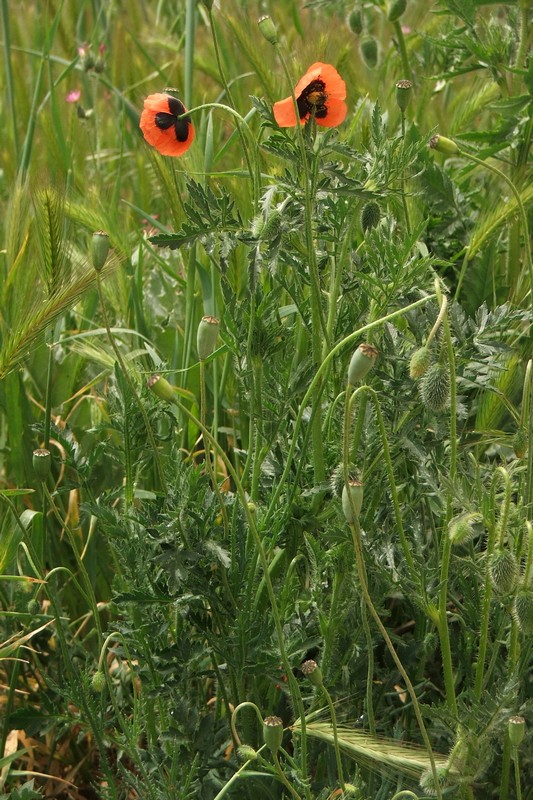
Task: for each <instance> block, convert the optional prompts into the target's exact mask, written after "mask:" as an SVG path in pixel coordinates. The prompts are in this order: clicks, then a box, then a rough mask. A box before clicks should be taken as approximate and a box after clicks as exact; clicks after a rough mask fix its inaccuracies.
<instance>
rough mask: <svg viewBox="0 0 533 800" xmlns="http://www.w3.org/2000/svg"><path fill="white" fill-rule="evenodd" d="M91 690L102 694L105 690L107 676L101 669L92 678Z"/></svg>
mask: <svg viewBox="0 0 533 800" xmlns="http://www.w3.org/2000/svg"><path fill="white" fill-rule="evenodd" d="M91 689H92V690H93V691H94V692H98V694H100V693H101V692H103V691H104V689H105V675H104V673H103V672H102V670H101V669H99V670H98V671H97V672H95V673H94V675H93V676H92V678H91Z"/></svg>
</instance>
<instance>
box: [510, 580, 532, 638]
mask: <svg viewBox="0 0 533 800" xmlns="http://www.w3.org/2000/svg"><path fill="white" fill-rule="evenodd" d="M511 613H512V615H513V619H514V621H515V622H516V624H517V625H518V627H519V628H520V630H521V631H522V633H523V634H524V635H525V636H531V634H533V592H532V591H531V590H530V589H520V590H519V591H518V592H517V593H516V595H515V599H514V601H513V608H512V612H511Z"/></svg>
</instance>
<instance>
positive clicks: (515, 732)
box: [507, 717, 526, 747]
mask: <svg viewBox="0 0 533 800" xmlns="http://www.w3.org/2000/svg"><path fill="white" fill-rule="evenodd" d="M507 731H508V733H509V741H510V742H511V747H520V745H521V744H522V739H523V738H524V735H525V733H526V721H525V719H524V717H509V719H508V720H507Z"/></svg>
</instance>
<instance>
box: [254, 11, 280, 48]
mask: <svg viewBox="0 0 533 800" xmlns="http://www.w3.org/2000/svg"><path fill="white" fill-rule="evenodd" d="M257 24H258V25H259V30H260V31H261V33H262V34H263V36H264V37H265V39H266V40H267V42H270V44H277V43H278V32H277V30H276V26H275V25H274V23H273V22H272V19H271V17H269V16H268V15H265V16H264V17H261V18H260V19H259V21H258V23H257Z"/></svg>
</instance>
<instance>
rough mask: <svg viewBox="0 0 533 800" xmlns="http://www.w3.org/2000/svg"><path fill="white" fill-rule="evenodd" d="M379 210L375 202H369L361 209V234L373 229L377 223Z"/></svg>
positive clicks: (379, 214)
mask: <svg viewBox="0 0 533 800" xmlns="http://www.w3.org/2000/svg"><path fill="white" fill-rule="evenodd" d="M380 216H381V210H380V207H379V205H378V203H376V201H375V200H369V201H368V203H365V204H364V206H363V208H362V209H361V227H362V229H363V233H366V232H367V231H368V230H371V229H372V228H375V227H376V225H377V224H378V222H379V218H380Z"/></svg>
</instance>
